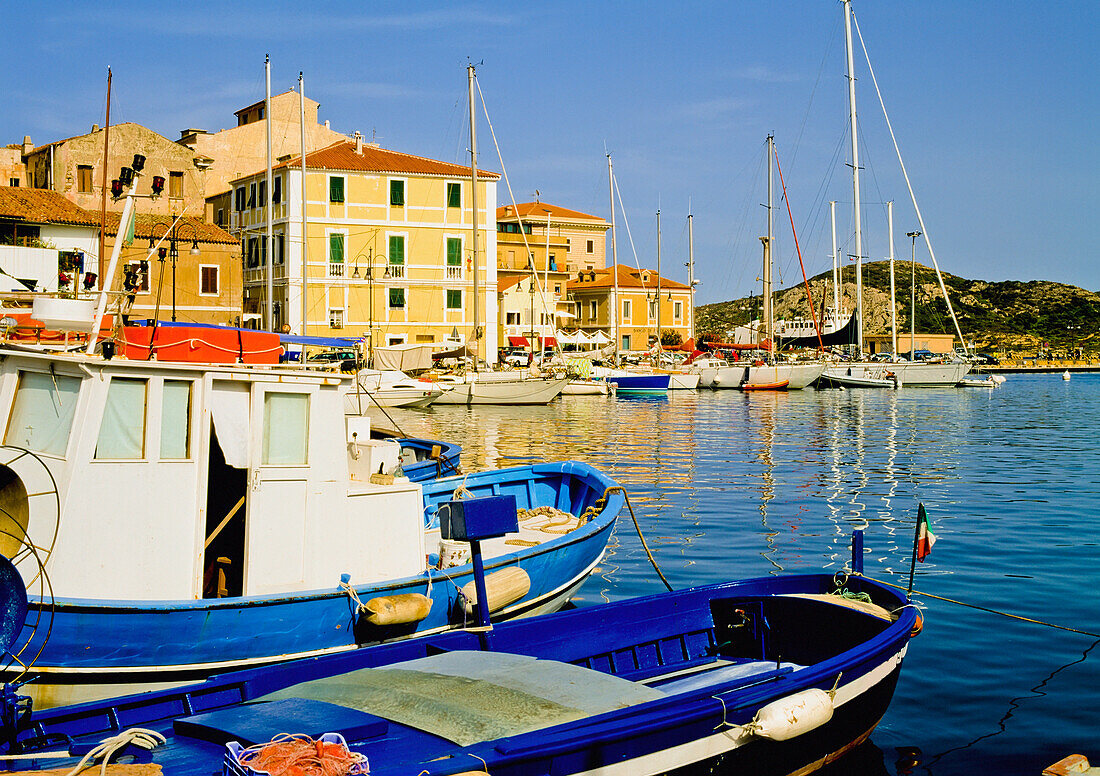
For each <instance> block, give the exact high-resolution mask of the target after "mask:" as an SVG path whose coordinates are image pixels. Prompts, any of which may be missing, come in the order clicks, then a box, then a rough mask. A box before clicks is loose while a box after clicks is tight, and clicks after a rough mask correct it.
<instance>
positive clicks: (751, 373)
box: [744, 361, 825, 391]
mask: <svg viewBox="0 0 1100 776" xmlns="http://www.w3.org/2000/svg"><path fill="white" fill-rule="evenodd" d="M745 371H746V372H747V376H746V377H745V379H744V382H746V383H748V384H750V385H757V384H760V383H777V382H783V381H786V382H787V390H788V391H797V390H801V389H803V388H806V387H808V386H810V385H813V383H814V381H816V380H817V378H819V377H821V373H822V372H824V371H825V363H824V362H823V361H780V362H778V363H775V364H760V365H750V366H748V367H746V369H745Z"/></svg>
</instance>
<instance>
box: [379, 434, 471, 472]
mask: <svg viewBox="0 0 1100 776" xmlns="http://www.w3.org/2000/svg"><path fill="white" fill-rule="evenodd" d="M394 441H396V442H397V444H398V445H400V446H401V470H402V471H403V472H404V473H405V476H406V477H408V478H409V479H410V480H412V481H413V482H425V481H426V480H434V479H437V478H439V477H450V476H452V475H455V474H461V472H462V470H461V469H460V468H459V466H458V460H459V457H460V456H461V455H462V447H461V446H460V445H457V444H455V443H454V442H440V441H437V440H435V439H416V438H413V437H398V438H396V439H395V440H394ZM436 445H438V446H439V449H440V452H439V455H438V457H436V458H432V457H431V453H432V448H434V447H435V446H436ZM410 457H412V458H414V459H415V461H413V462H410V461H409V460H408V459H409V458H410Z"/></svg>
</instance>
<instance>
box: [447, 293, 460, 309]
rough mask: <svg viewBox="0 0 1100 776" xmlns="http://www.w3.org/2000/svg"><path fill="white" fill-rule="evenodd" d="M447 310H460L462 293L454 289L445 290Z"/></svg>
mask: <svg viewBox="0 0 1100 776" xmlns="http://www.w3.org/2000/svg"><path fill="white" fill-rule="evenodd" d="M447 309H448V310H461V309H462V291H460V290H458V289H455V288H448V289H447Z"/></svg>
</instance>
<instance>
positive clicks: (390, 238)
mask: <svg viewBox="0 0 1100 776" xmlns="http://www.w3.org/2000/svg"><path fill="white" fill-rule="evenodd" d="M394 240H400V241H401V242H400V243H399V244H400V246H401V260H400V261H394V260H393V247H394V245H395V244H396V243H394ZM407 245H408V235H407V234H405V233H404V232H401V233H391V234H387V235H386V261H387V263H389V264H390V266H393V265H398V266H402V267H403V266H405V264H406V263H407V261H408V251H407V250H406V246H407Z"/></svg>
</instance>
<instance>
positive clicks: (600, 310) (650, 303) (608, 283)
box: [567, 264, 693, 352]
mask: <svg viewBox="0 0 1100 776" xmlns="http://www.w3.org/2000/svg"><path fill="white" fill-rule="evenodd" d="M613 272H615V273H616V274H617V276H618V283H617V285H618V298H617V299H616V291H615V288H616V275H613V274H612V273H613ZM658 289H659V291H658ZM567 292H568V296H569V300H570V301H571V302H572V303H573V314H574V315H575V316H576V317H575V319H574V321H573V323H574V324H576V327H577V328H578V329H579V330H581V331H583V332H585V333H586V334H589V335H593V334H595V333H596V332H597V331H602V332H604V333H605V334H607V335H608V336H610V337H612V338H614V336H615V330H616V323H617V328H618V332H619V350H620V351H622V352H630V351H643V350H647V349H649V347H650V346H651V344H652V343H653V342H655V341H656V339H657V336H658V331H660V333H661V335H664V334H667V333H668V332H675V333H677V334H679V335H680V339H681V340H687V339H688V337H690V336H691V316H692V315H693V312H692V309H691V288H690V287H689V286H688V285H687V284H685V283H678V282H676V281H675V280H669V279H668V278H658V276H657V273H656V272H652V271H650V270H648V269H643V270H637V269H634V268H631V267H624V266H623V265H621V264H618V265H615V266H613V267H611V268H610V269H604V270H588V271H584V270H582V271H580V272H577V273H576V274H575V275H573V277H572V278H571V279H570V280H569V284H568V287H567ZM616 314H617V315H618V321H617V322H616V319H615V316H616Z"/></svg>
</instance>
